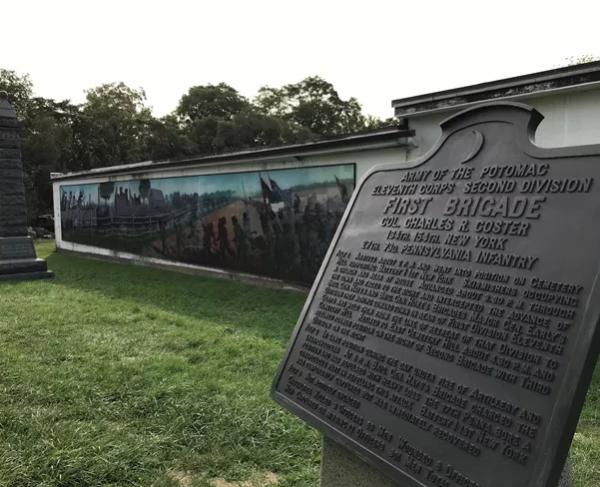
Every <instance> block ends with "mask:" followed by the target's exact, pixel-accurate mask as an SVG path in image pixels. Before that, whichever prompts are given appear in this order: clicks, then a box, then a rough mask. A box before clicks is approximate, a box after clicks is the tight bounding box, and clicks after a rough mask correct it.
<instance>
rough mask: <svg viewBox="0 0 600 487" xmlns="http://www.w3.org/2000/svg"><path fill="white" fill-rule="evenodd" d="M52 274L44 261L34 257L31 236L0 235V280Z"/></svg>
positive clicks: (42, 277)
mask: <svg viewBox="0 0 600 487" xmlns="http://www.w3.org/2000/svg"><path fill="white" fill-rule="evenodd" d="M53 276H54V273H53V272H52V271H49V270H48V264H47V263H46V261H45V260H42V259H38V258H37V257H36V255H35V248H34V246H33V240H32V239H31V237H0V281H18V280H27V279H47V278H50V277H53Z"/></svg>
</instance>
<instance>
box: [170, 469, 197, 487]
mask: <svg viewBox="0 0 600 487" xmlns="http://www.w3.org/2000/svg"><path fill="white" fill-rule="evenodd" d="M168 475H169V477H171V478H172V479H173V480H174V481H175V482H177V483H178V484H179V485H181V487H190V486H191V485H192V482H193V481H194V476H193V475H192V473H191V472H188V471H185V470H170V471H169V474H168Z"/></svg>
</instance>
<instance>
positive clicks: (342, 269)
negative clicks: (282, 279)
mask: <svg viewBox="0 0 600 487" xmlns="http://www.w3.org/2000/svg"><path fill="white" fill-rule="evenodd" d="M541 119H542V117H541V115H540V114H539V113H538V112H536V111H535V110H533V109H531V108H529V107H527V106H525V105H520V104H509V103H503V104H490V105H485V106H481V107H478V108H473V109H471V110H467V111H464V112H462V113H460V114H458V115H456V116H454V117H452V118H450V119H448V120H446V121H445V122H443V123H442V137H441V138H440V140H439V142H438V143H437V145H436V146H435V147H434V148H433V149H432V150H431V151H430V152H429V153H428V154H427V155H426V156H425V157H423V158H422V159H421V160H420V161H418V162H417V163H415V164H414V165H413V166H411V167H405V166H400V165H391V166H380V167H377V168H375V169H374V170H372V171H371V172H370V173H369V174H368V175H367V176H365V178H364V179H363V181H362V182H361V184H360V185H359V187H358V188H357V190H356V191H355V194H354V197H353V199H352V201H351V203H350V205H349V206H348V209H347V210H346V214H345V216H344V219H343V221H342V223H341V225H340V228H339V229H338V232H337V234H336V236H335V238H334V240H333V242H332V245H331V247H330V249H329V253H328V254H327V257H326V258H325V261H324V263H323V266H322V268H321V272H320V274H319V276H318V277H317V280H316V282H315V284H314V286H313V289H312V291H311V293H310V295H309V297H308V301H307V303H306V306H305V308H304V310H303V312H302V315H301V317H300V319H299V322H298V325H297V327H296V330H295V332H294V335H293V337H292V340H291V343H290V346H289V349H288V352H287V354H286V356H285V358H284V360H283V362H282V364H281V366H280V369H279V371H278V374H277V376H276V379H275V382H274V388H273V396H274V398H275V399H276V400H277V401H278V402H279V403H281V404H282V405H283V406H285V407H286V408H288V409H290V410H291V411H293V412H294V413H296V414H297V415H298V416H300V417H301V418H303V419H304V420H306V421H307V422H308V423H309V424H311V425H313V426H315V427H316V428H318V429H319V430H321V431H322V432H323V433H324V434H326V435H328V436H330V437H332V438H333V439H335V440H337V441H339V442H341V443H342V444H344V445H345V446H347V447H348V448H350V449H351V450H353V451H354V452H355V453H357V454H358V455H359V456H361V457H363V458H364V459H366V460H367V461H370V462H371V463H372V464H374V465H375V466H378V467H380V468H382V469H383V470H384V471H386V472H387V473H388V474H389V475H391V476H392V477H393V478H395V479H396V480H397V481H398V482H399V485H403V486H404V485H406V486H427V487H507V486H511V487H526V486H528V487H529V486H538V487H542V486H544V487H547V486H554V485H556V483H557V482H558V478H559V475H560V472H561V470H562V467H563V464H564V461H565V458H566V456H567V453H568V450H569V446H570V443H571V439H572V436H573V433H574V430H575V427H576V423H577V418H578V416H579V413H580V411H581V407H582V404H583V401H584V396H585V393H586V390H587V387H588V385H589V382H590V379H591V374H592V371H593V367H594V364H595V361H596V358H597V354H598V348H599V347H598V345H599V343H598V342H599V340H598V339H599V334H598V326H597V323H598V318H599V313H600V292H599V288H598V275H599V273H598V270H599V265H600V146H587V147H570V148H561V149H542V148H539V147H537V146H536V145H535V144H534V143H533V142H532V140H531V138H530V137H531V136H532V134H533V133H534V132H535V128H536V127H537V125H538V124H539V122H540V121H541Z"/></svg>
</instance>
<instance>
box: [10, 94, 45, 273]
mask: <svg viewBox="0 0 600 487" xmlns="http://www.w3.org/2000/svg"><path fill="white" fill-rule="evenodd" d="M26 222H27V213H26V203H25V188H24V186H23V166H22V164H21V149H20V125H19V122H18V121H17V116H16V114H15V111H14V110H13V108H12V106H11V105H10V103H9V102H8V100H7V99H6V94H5V93H0V280H15V279H42V278H46V277H52V275H53V274H52V272H50V271H48V266H47V264H46V261H44V260H42V259H37V258H36V255H35V249H34V247H33V241H32V239H31V237H29V236H28V235H27V223H26Z"/></svg>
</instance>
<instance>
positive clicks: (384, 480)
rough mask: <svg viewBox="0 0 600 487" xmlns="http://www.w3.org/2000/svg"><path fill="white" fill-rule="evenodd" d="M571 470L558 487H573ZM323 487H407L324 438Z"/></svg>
mask: <svg viewBox="0 0 600 487" xmlns="http://www.w3.org/2000/svg"><path fill="white" fill-rule="evenodd" d="M572 485H573V484H572V480H571V468H570V464H569V463H568V462H567V464H566V465H565V468H564V470H563V473H562V476H561V479H560V482H559V483H558V487H571V486H572ZM321 487H406V486H405V485H402V484H399V483H397V482H394V481H392V480H390V479H389V478H388V477H386V476H385V475H383V474H382V473H381V472H379V471H378V470H376V469H375V468H373V467H371V466H370V465H369V464H368V463H366V462H364V461H362V460H361V459H360V458H358V457H357V456H356V455H354V454H353V453H351V452H350V451H348V450H347V449H346V448H344V447H343V446H341V445H339V444H337V443H336V442H335V441H333V440H331V439H329V438H327V437H326V436H324V437H323V454H322V457H321Z"/></svg>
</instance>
